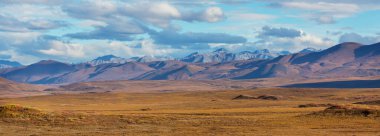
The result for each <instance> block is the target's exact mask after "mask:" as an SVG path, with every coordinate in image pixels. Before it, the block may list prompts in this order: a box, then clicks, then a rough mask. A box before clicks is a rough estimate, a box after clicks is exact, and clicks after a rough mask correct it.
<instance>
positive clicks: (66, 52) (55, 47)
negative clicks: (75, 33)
mask: <svg viewBox="0 0 380 136" xmlns="http://www.w3.org/2000/svg"><path fill="white" fill-rule="evenodd" d="M39 52H41V53H43V54H46V55H52V56H70V57H72V58H79V57H84V56H85V55H84V47H83V46H82V45H80V44H73V43H64V42H62V41H50V48H49V49H44V50H39Z"/></svg>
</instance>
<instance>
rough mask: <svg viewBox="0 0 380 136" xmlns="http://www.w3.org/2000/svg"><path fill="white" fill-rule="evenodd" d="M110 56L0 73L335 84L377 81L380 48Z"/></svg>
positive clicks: (24, 78) (41, 78) (22, 77)
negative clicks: (356, 79)
mask: <svg viewBox="0 0 380 136" xmlns="http://www.w3.org/2000/svg"><path fill="white" fill-rule="evenodd" d="M141 58H143V57H140V58H134V59H132V58H131V59H123V58H119V57H116V56H113V55H107V56H103V57H99V58H97V59H94V60H92V61H89V62H86V63H80V64H66V63H62V62H58V61H53V60H47V61H40V62H38V63H35V64H32V65H28V66H22V67H17V68H7V69H2V70H0V76H1V77H4V78H6V79H9V80H13V81H16V82H22V83H34V84H66V83H75V82H86V81H109V80H190V79H191V80H214V79H234V80H242V79H254V78H272V77H285V78H296V77H301V78H337V77H365V76H378V75H380V43H377V44H372V45H362V44H358V43H342V44H338V45H335V46H333V47H331V48H328V49H326V50H320V51H319V50H314V49H306V50H303V51H301V52H299V53H295V54H287V55H280V54H278V53H271V52H270V51H268V50H259V51H253V52H249V51H245V52H240V53H230V52H228V51H227V50H225V49H218V50H216V51H214V52H211V53H204V54H200V53H192V54H190V55H188V56H186V57H184V58H182V59H168V58H165V59H161V60H160V59H158V60H154V61H141Z"/></svg>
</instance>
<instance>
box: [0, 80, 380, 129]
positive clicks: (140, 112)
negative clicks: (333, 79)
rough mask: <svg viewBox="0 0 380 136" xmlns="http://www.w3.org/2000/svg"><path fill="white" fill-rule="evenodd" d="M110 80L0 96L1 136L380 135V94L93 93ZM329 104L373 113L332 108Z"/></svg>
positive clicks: (271, 89) (259, 91)
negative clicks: (39, 91) (23, 94)
mask: <svg viewBox="0 0 380 136" xmlns="http://www.w3.org/2000/svg"><path fill="white" fill-rule="evenodd" d="M140 82H143V81H140ZM156 82H157V84H163V83H170V82H171V81H165V82H163V81H156ZM162 82H163V83H162ZM110 83H113V82H108V83H107V82H99V83H92V84H91V86H94V84H96V85H98V86H97V87H93V88H92V87H88V86H89V84H90V83H83V84H82V83H80V84H76V85H75V88H73V85H71V88H69V87H67V86H66V88H65V87H61V88H59V89H56V90H54V89H52V90H48V91H52V92H50V94H49V95H42V96H29V97H18V98H1V99H0V105H3V108H2V109H3V110H2V114H0V118H1V119H0V135H292V136H293V135H350V136H352V135H357V136H360V135H380V114H379V113H380V112H379V103H376V101H378V100H380V89H374V88H369V89H330V88H325V89H302V88H278V87H269V88H238V87H235V88H223V89H222V88H216V89H210V90H208V89H200V88H191V86H190V85H188V86H187V87H185V88H191V89H193V90H191V91H189V90H187V91H183V90H180V91H176V90H167V89H164V90H162V89H163V88H164V87H163V86H160V87H156V90H152V91H143V92H140V91H138V87H135V88H133V89H137V90H136V91H121V90H122V89H120V88H119V89H117V91H99V90H98V91H91V89H94V90H97V89H99V86H100V85H99V84H102V85H101V86H102V87H103V88H102V90H107V89H109V90H111V89H110V88H107V85H106V84H110ZM84 84H85V85H86V86H85V87H78V86H83V85H84ZM110 86H115V85H114V84H113V85H110ZM164 86H165V85H164ZM170 86H172V85H170ZM193 86H199V82H198V83H197V82H195V84H193ZM141 87H142V88H147V87H144V86H141ZM60 89H67V90H70V89H74V90H75V89H84V90H76V91H74V90H70V91H71V92H76V93H67V92H68V91H67V90H66V91H64V90H60ZM88 89H90V90H88ZM160 89H161V91H158V90H160ZM45 91H46V90H45ZM240 95H243V96H248V97H243V98H238V96H240ZM259 96H272V97H274V98H276V99H260V98H261V97H260V98H259ZM251 97H252V98H251ZM234 98H235V99H234ZM263 98H264V97H263ZM369 101H370V102H369ZM358 102H359V103H360V102H362V103H360V104H359V103H358ZM363 102H364V103H363ZM354 103H357V104H354ZM366 103H368V105H366ZM4 105H5V106H4ZM331 105H339V106H343V107H344V106H349V107H357V108H353V109H354V110H355V109H370V110H369V111H370V112H369V111H367V110H365V112H362V111H359V112H358V113H357V112H356V111H354V112H350V111H349V110H347V109H338V110H330V111H328V108H329V107H330V106H331ZM4 107H8V110H7V108H4ZM9 107H10V108H9ZM12 107H13V109H12ZM330 108H331V107H330ZM0 109H1V108H0ZM29 111H33V112H29ZM367 112H368V113H367Z"/></svg>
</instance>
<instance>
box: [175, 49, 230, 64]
mask: <svg viewBox="0 0 380 136" xmlns="http://www.w3.org/2000/svg"><path fill="white" fill-rule="evenodd" d="M234 59H235V54H233V53H230V52H228V51H227V50H226V49H224V48H220V49H217V50H215V51H213V52H210V53H204V54H200V53H198V52H194V53H191V54H190V55H188V56H186V57H184V58H182V59H180V60H181V61H184V62H192V63H208V62H227V61H232V60H234Z"/></svg>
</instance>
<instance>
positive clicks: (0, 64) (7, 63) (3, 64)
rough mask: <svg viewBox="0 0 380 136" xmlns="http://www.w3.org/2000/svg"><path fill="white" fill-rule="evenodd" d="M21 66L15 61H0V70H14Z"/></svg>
mask: <svg viewBox="0 0 380 136" xmlns="http://www.w3.org/2000/svg"><path fill="white" fill-rule="evenodd" d="M20 66H22V65H21V64H20V63H18V62H15V61H8V60H0V69H2V68H14V67H20Z"/></svg>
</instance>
